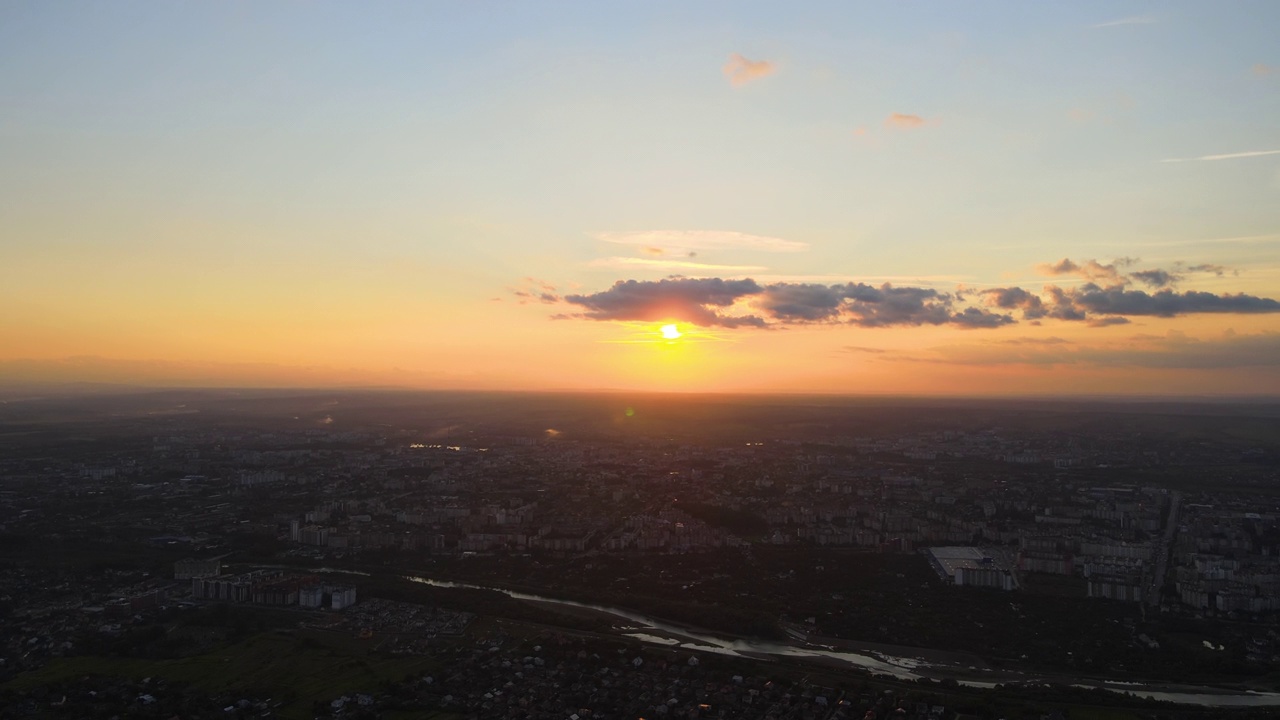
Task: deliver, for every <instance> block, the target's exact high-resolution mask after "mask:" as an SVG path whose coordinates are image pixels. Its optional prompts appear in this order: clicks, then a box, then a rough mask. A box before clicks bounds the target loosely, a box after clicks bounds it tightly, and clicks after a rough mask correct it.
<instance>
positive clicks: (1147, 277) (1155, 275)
mask: <svg viewBox="0 0 1280 720" xmlns="http://www.w3.org/2000/svg"><path fill="white" fill-rule="evenodd" d="M1129 277H1130V278H1132V279H1134V280H1137V281H1138V282H1140V283H1142V284H1143V285H1146V286H1147V287H1153V288H1162V287H1168V286H1170V285H1172V284H1174V283H1176V282H1178V281H1179V280H1181V279H1182V276H1181V275H1175V274H1174V273H1171V272H1168V271H1165V270H1139V271H1138V272H1135V273H1129Z"/></svg>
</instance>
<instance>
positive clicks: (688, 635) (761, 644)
mask: <svg viewBox="0 0 1280 720" xmlns="http://www.w3.org/2000/svg"><path fill="white" fill-rule="evenodd" d="M405 579H407V580H411V581H413V582H418V583H423V584H425V585H434V586H436V587H446V588H467V589H471V590H492V591H494V592H500V593H502V594H504V595H507V596H509V597H512V598H515V599H517V600H532V601H536V602H541V603H549V604H552V605H564V606H567V607H575V608H583V609H587V610H594V611H596V612H602V613H607V614H609V615H613V616H615V617H617V618H620V619H622V620H626V621H627V622H628V623H630V624H620V625H619V626H617V627H616V632H618V633H619V634H620V635H622V636H624V637H629V638H633V639H635V640H639V641H641V642H645V643H649V644H653V645H662V646H665V647H679V648H685V649H689V650H698V651H702V652H713V653H719V654H722V655H734V656H737V657H744V658H755V659H769V658H783V657H789V658H808V659H812V660H820V661H826V662H830V663H833V664H838V665H842V666H845V667H852V668H859V669H862V670H867V671H869V672H873V673H881V674H884V675H891V676H893V677H895V678H899V679H901V680H918V679H921V678H928V679H931V680H943V679H947V678H950V679H953V680H955V681H956V682H958V683H960V684H961V685H967V686H970V687H979V688H991V687H995V686H996V685H997V684H1019V685H1029V686H1034V685H1045V684H1048V683H1054V684H1060V685H1072V686H1075V687H1080V688H1089V689H1092V688H1102V689H1104V690H1109V691H1111V692H1117V693H1122V694H1126V695H1133V696H1135V697H1141V698H1150V699H1153V700H1166V701H1169V702H1174V703H1180V704H1183V705H1203V706H1207V707H1267V706H1280V693H1260V692H1240V691H1233V690H1221V689H1217V688H1212V687H1207V686H1197V685H1168V684H1158V683H1135V682H1130V681H1120V680H1105V679H1096V678H1087V679H1078V678H1071V677H1069V676H1066V675H1052V674H1043V673H1030V672H1020V671H1017V670H1009V669H1007V668H1001V669H999V670H993V669H991V668H982V667H975V666H963V667H962V666H960V665H958V664H947V663H944V662H938V661H925V660H924V659H923V658H919V657H907V656H897V655H893V654H890V653H884V652H869V653H860V652H849V651H845V650H838V649H836V648H835V647H833V646H830V645H817V644H812V643H807V642H803V641H796V642H774V641H764V640H752V639H746V638H736V637H731V636H724V635H717V634H715V633H712V632H710V631H707V630H699V629H696V628H691V627H688V626H685V625H678V624H673V623H669V622H664V621H662V620H659V619H657V618H651V617H648V616H645V615H641V614H639V613H634V612H631V611H630V610H623V609H621V608H613V607H606V606H603V605H593V604H590V603H580V602H575V601H573V600H561V599H557V598H550V597H545V596H542V595H532V594H530V593H522V592H516V591H514V590H504V589H503V588H498V587H488V586H485V585H472V584H469V583H459V582H450V581H446V580H433V579H431V578H425V577H418V576H406V577H405Z"/></svg>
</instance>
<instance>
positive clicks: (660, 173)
mask: <svg viewBox="0 0 1280 720" xmlns="http://www.w3.org/2000/svg"><path fill="white" fill-rule="evenodd" d="M1277 28H1280V3H1277V2H1274V1H1273V0H1262V1H1259V2H1226V3H1208V2H1199V1H1197V2H1185V3H1184V2H1168V3H1150V2H1140V3H1139V2H1134V3H1128V2H1108V3H1087V2H1072V3H1053V4H1050V3H1027V2H983V3H967V2H966V3H942V2H934V3H923V2H922V3H887V2H877V3H853V2H829V3H816V2H815V3H805V4H802V5H800V6H796V5H794V4H790V3H776V2H773V3H739V2H733V3H729V2H724V3H712V2H635V3H630V2H628V3H621V2H581V3H562V2H521V3H515V2H512V3H490V2H423V3H419V2H412V3H410V2H406V3H387V2H371V3H352V2H344V3H337V2H334V3H329V2H191V3H160V2H136V3H134V2H111V3H88V2H43V1H39V2H16V1H15V2H5V3H3V4H0V383H5V384H10V385H14V384H21V383H26V382H42V383H44V382H55V383H62V382H75V381H88V382H110V383H130V384H144V385H155V386H170V385H183V386H192V385H217V386H228V385H252V386H328V385H343V386H347V385H395V386H407V387H421V388H448V389H455V388H474V389H513V390H557V389H575V390H587V389H627V390H655V391H712V392H734V391H748V392H765V391H781V392H823V393H858V394H862V393H906V394H946V395H990V394H997V395H1019V394H1032V395H1042V394H1074V395H1086V394H1087V395H1093V394H1143V395H1215V394H1233V395H1239V394H1249V395H1273V396H1274V395H1280V41H1277ZM671 324H674V325H675V326H676V331H677V332H679V333H680V337H678V338H674V339H669V338H664V336H663V333H662V332H661V330H660V329H661V327H662V326H664V325H671ZM672 334H674V333H673V332H671V331H669V332H668V335H672Z"/></svg>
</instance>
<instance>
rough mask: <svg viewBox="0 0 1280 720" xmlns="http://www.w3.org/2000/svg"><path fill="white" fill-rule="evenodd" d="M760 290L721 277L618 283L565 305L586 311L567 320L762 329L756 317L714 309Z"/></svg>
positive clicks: (753, 284) (753, 283) (749, 282)
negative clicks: (667, 322) (679, 322)
mask: <svg viewBox="0 0 1280 720" xmlns="http://www.w3.org/2000/svg"><path fill="white" fill-rule="evenodd" d="M760 292H761V287H760V285H759V284H757V283H756V281H754V280H722V279H720V278H668V279H664V280H658V281H649V280H646V281H637V280H619V281H618V282H616V283H614V284H613V287H611V288H609V289H608V290H604V291H601V292H598V293H592V294H590V295H566V296H565V297H564V300H565V302H568V303H571V304H573V305H580V306H582V307H584V308H586V312H584V313H581V314H579V315H576V316H574V315H570V316H568V317H582V318H587V319H590V320H646V321H654V320H666V319H671V320H683V321H685V322H688V323H693V324H694V325H701V326H703V327H713V326H719V327H730V328H733V327H741V326H748V327H761V326H763V325H764V321H763V320H762V319H760V318H758V317H755V316H745V317H737V316H728V315H722V314H720V313H719V312H717V311H716V310H715V308H727V307H729V306H730V305H733V304H734V303H735V302H737V301H738V300H739V299H740V298H744V297H749V296H753V295H757V294H759V293H760Z"/></svg>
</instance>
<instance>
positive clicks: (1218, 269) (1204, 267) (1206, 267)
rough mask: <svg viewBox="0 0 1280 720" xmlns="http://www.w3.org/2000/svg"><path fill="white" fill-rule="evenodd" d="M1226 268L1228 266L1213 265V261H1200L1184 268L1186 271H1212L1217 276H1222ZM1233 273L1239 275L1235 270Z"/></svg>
mask: <svg viewBox="0 0 1280 720" xmlns="http://www.w3.org/2000/svg"><path fill="white" fill-rule="evenodd" d="M1227 270H1228V268H1226V267H1223V266H1222V265H1214V264H1213V263H1201V264H1199V265H1190V266H1188V267H1187V268H1186V271H1187V272H1193V273H1197V272H1202V273H1213V274H1214V275H1217V276H1218V277H1222V275H1223V273H1225V272H1227ZM1235 274H1236V275H1239V274H1240V273H1239V272H1236V273H1235Z"/></svg>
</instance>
